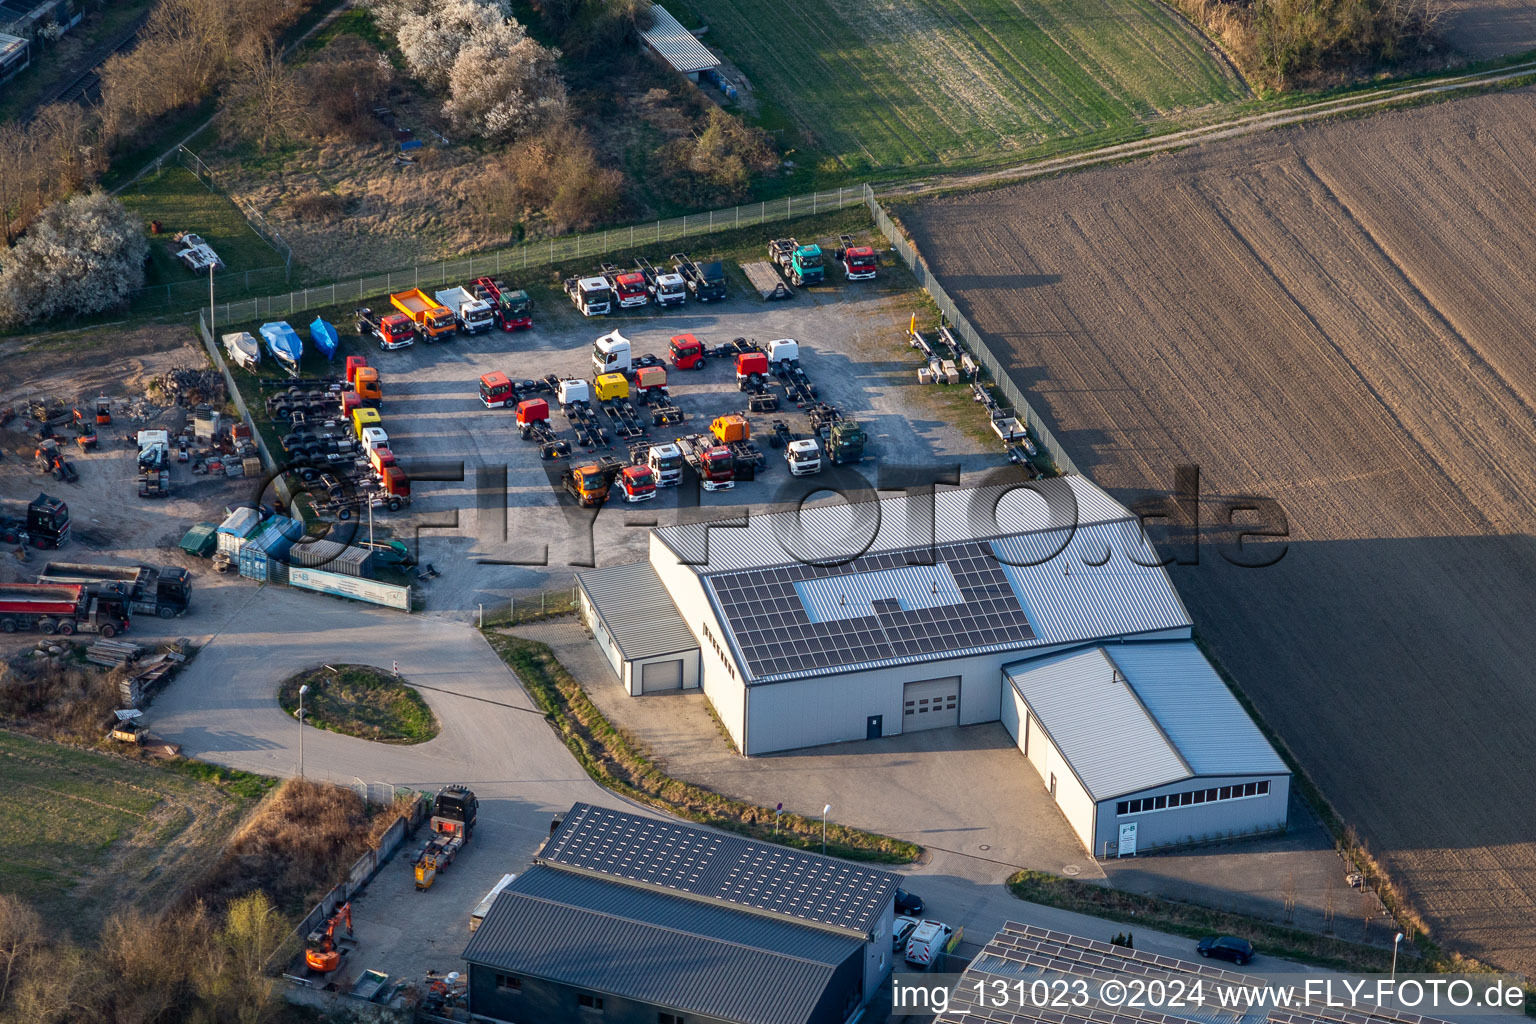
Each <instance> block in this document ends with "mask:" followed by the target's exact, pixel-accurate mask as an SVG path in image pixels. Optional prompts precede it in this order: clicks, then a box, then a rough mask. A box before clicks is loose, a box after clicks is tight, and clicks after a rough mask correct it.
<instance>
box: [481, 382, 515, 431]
mask: <svg viewBox="0 0 1536 1024" xmlns="http://www.w3.org/2000/svg"><path fill="white" fill-rule="evenodd" d="M516 397H517V393H516V392H515V391H514V390H513V389H512V380H511V378H510V377H508V376H507V375H506V374H504V373H502V372H501V371H500V370H492V371H491V372H490V373H486V374H481V376H480V401H481V402H482V403H484V405H485V407H486V408H487V409H502V408H505V407H506V406H508V405H511V404H512V401H513V399H515V398H516ZM519 422H521V420H519Z"/></svg>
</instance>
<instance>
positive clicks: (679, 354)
mask: <svg viewBox="0 0 1536 1024" xmlns="http://www.w3.org/2000/svg"><path fill="white" fill-rule="evenodd" d="M670 348H671V353H672V365H673V366H675V367H677V368H678V369H679V370H702V369H704V343H703V342H701V341H699V339H698V338H695V337H694V336H693V335H691V334H679V335H678V336H677V337H675V338H673V339H672V344H671V346H670Z"/></svg>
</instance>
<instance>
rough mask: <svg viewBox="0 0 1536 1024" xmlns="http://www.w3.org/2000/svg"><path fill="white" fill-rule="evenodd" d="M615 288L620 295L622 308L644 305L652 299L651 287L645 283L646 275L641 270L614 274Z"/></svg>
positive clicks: (620, 306)
mask: <svg viewBox="0 0 1536 1024" xmlns="http://www.w3.org/2000/svg"><path fill="white" fill-rule="evenodd" d="M613 290H614V292H615V293H616V294H617V295H618V299H619V308H620V309H630V308H632V307H635V306H644V305H645V304H646V303H648V302H650V301H651V292H650V289H649V288H647V287H646V285H645V275H644V274H642V273H640V272H639V271H633V272H631V273H628V274H614V275H613Z"/></svg>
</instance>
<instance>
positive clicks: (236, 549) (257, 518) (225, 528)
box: [218, 507, 261, 558]
mask: <svg viewBox="0 0 1536 1024" xmlns="http://www.w3.org/2000/svg"><path fill="white" fill-rule="evenodd" d="M260 527H261V513H259V512H257V511H256V510H255V509H254V508H249V507H241V508H237V509H235V510H234V511H233V512H231V513H230V514H229V517H228V518H226V519H225V520H224V522H222V523H220V524H219V529H218V536H219V540H218V549H219V551H220V553H222V554H225V555H228V556H229V557H230V558H235V557H238V556H239V554H240V548H241V547H242V546H243V545H244V544H245V542H246V540H248V539H249V538H250V537H251V535H252V534H254V533H255V532H256V531H257V530H258V529H259V528H260Z"/></svg>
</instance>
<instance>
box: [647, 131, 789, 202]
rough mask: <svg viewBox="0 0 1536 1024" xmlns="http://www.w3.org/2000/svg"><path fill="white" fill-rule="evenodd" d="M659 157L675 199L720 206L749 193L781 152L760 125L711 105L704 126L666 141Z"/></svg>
mask: <svg viewBox="0 0 1536 1024" xmlns="http://www.w3.org/2000/svg"><path fill="white" fill-rule="evenodd" d="M658 162H659V164H660V169H659V178H660V184H661V187H662V189H663V191H664V192H666V193H667V194H668V195H669V196H670V197H671V198H672V199H674V200H676V201H678V202H684V203H691V204H694V205H719V204H724V203H733V202H737V201H739V200H741V199H742V198H743V197H745V196H746V194H747V192H748V190H750V189H751V187H752V179H753V177H754V176H755V175H757V174H761V173H763V172H765V171H769V170H772V169H773V167H774V166H775V165H776V164H777V162H778V157H777V155H776V154H775V153H774V150H773V145H772V143H770V142H769V141H768V135H767V133H765V132H764V131H763V130H762V129H761V128H754V127H752V126H750V125H748V124H745V123H743V122H742V121H741V119H740V118H737V117H733V116H732V115H730V114H727V113H726V112H725V111H723V110H721V109H720V108H719V107H713V106H712V107H710V109H709V113H708V115H707V117H706V120H705V123H704V128H703V130H701V131H700V132H699V133H698V134H697V135H695V136H693V137H692V138H687V139H678V140H676V141H674V142H671V143H668V144H667V145H665V146H663V147H662V148H661V149H660V150H659V151H658Z"/></svg>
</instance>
